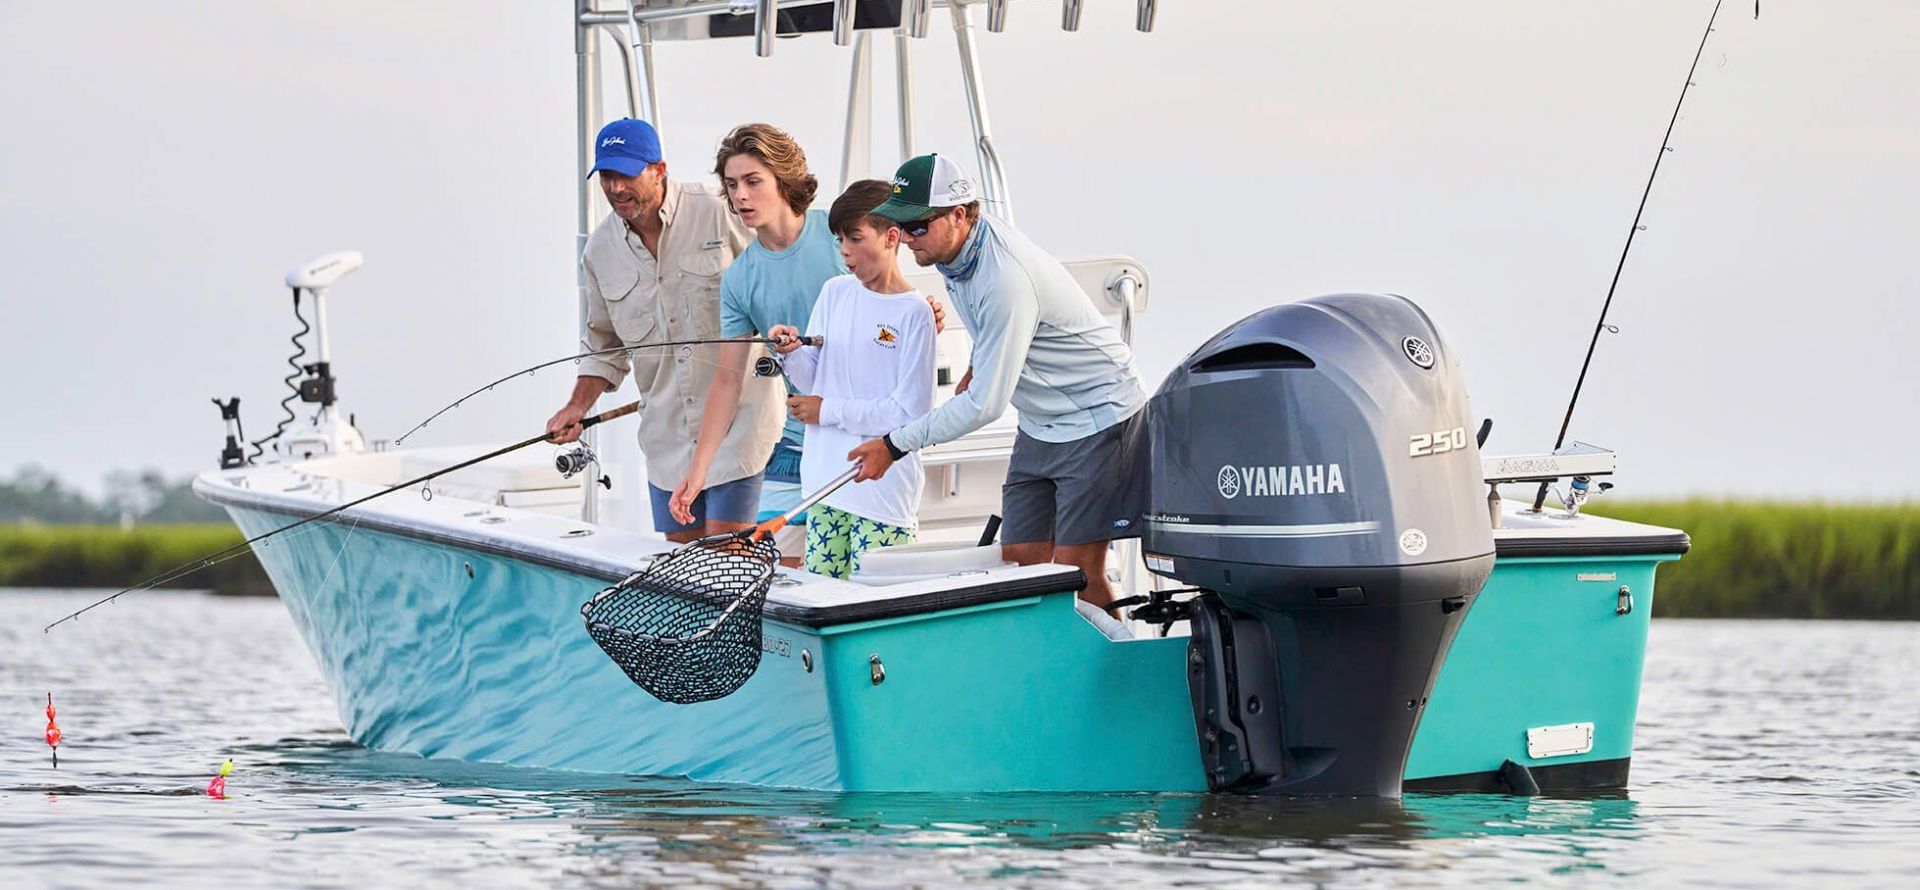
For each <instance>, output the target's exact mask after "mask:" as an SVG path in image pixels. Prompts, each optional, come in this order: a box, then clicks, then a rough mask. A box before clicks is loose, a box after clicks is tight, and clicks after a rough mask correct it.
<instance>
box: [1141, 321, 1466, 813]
mask: <svg viewBox="0 0 1920 890" xmlns="http://www.w3.org/2000/svg"><path fill="white" fill-rule="evenodd" d="M1148 410H1149V412H1150V413H1149V415H1148V418H1149V430H1150V437H1151V443H1152V445H1151V447H1152V452H1151V460H1152V468H1151V474H1150V477H1149V478H1150V486H1151V489H1150V490H1151V495H1150V501H1149V504H1150V505H1149V508H1148V513H1147V516H1146V520H1147V523H1146V529H1145V530H1144V535H1145V545H1146V550H1147V557H1146V558H1147V565H1148V567H1149V568H1150V569H1152V570H1153V571H1154V572H1156V573H1158V574H1161V575H1167V576H1171V577H1173V578H1177V579H1179V580H1180V581H1183V582H1185V583H1187V584H1191V585H1195V586H1198V587H1201V588H1204V589H1205V590H1206V591H1209V592H1208V593H1205V594H1203V595H1202V596H1201V597H1199V598H1198V599H1196V600H1194V601H1193V603H1192V605H1191V607H1190V612H1189V617H1190V618H1191V619H1192V624H1193V637H1192V642H1191V643H1190V644H1189V651H1188V669H1189V674H1188V685H1189V689H1190V691H1191V692H1192V695H1193V706H1194V720H1195V724H1196V728H1197V730H1198V731H1199V733H1200V743H1201V744H1200V747H1201V756H1202V757H1203V759H1204V760H1205V766H1206V770H1207V777H1208V783H1209V784H1210V785H1211V786H1212V787H1213V788H1215V789H1225V788H1249V789H1263V790H1271V791H1276V792H1283V793H1301V794H1341V795H1373V796H1382V797H1397V796H1399V794H1400V782H1401V776H1402V773H1403V772H1404V771H1405V769H1406V762H1407V750H1408V748H1409V747H1410V746H1411V745H1412V743H1413V733H1414V730H1415V728H1416V727H1417V726H1418V725H1419V722H1420V714H1421V711H1422V710H1423V709H1424V708H1425V706H1426V700H1427V695H1428V693H1430V692H1431V691H1432V690H1433V681H1434V678H1435V677H1436V676H1438V675H1439V672H1440V665H1441V663H1442V661H1443V660H1444V659H1445V657H1446V653H1447V648H1448V646H1449V645H1451V643H1452V641H1453V637H1454V634H1455V632H1456V631H1457V630H1459V627H1460V622H1461V620H1462V619H1463V618H1465V616H1466V613H1467V608H1468V606H1470V605H1471V604H1472V601H1473V598H1474V596H1475V595H1477V594H1478V593H1479V591H1480V588H1481V585H1483V584H1484V583H1486V580H1487V575H1488V573H1489V572H1491V571H1492V570H1493V532H1492V529H1491V528H1490V523H1489V521H1488V519H1487V510H1486V501H1485V498H1484V497H1483V496H1482V494H1481V490H1482V488H1483V487H1484V485H1483V483H1482V472H1481V467H1480V457H1479V447H1478V444H1477V443H1476V442H1475V441H1474V440H1473V437H1472V436H1471V435H1470V434H1469V433H1468V431H1467V430H1468V426H1469V425H1470V420H1469V418H1468V416H1467V396H1466V389H1465V387H1464V385H1463V384H1462V382H1461V376H1460V371H1459V368H1458V366H1457V365H1456V364H1455V362H1454V360H1453V356H1452V354H1451V353H1450V352H1449V351H1448V350H1447V349H1446V347H1445V346H1444V345H1443V344H1442V343H1441V341H1440V337H1439V332H1438V331H1437V330H1435V328H1434V326H1433V323H1432V322H1431V321H1430V320H1428V318H1427V316H1426V313H1424V312H1421V311H1420V309H1419V307H1417V306H1415V305H1414V304H1413V302H1412V301H1410V300H1407V299H1406V298H1404V297H1398V296H1378V295H1372V294H1335V295H1331V296H1323V297H1315V298H1313V299H1310V300H1303V301H1301V302H1298V303H1290V304H1286V305H1282V306H1275V307H1273V308H1271V309H1267V310H1265V311H1263V312H1259V313H1257V314H1255V315H1252V316H1250V317H1248V318H1246V319H1243V320H1241V321H1240V322H1238V323H1237V324H1235V325H1233V326H1232V327H1229V328H1228V329H1226V330H1225V331H1223V332H1221V333H1220V334H1219V335H1218V336H1216V337H1214V338H1213V339H1212V340H1210V341H1208V342H1207V343H1206V345H1204V346H1202V347H1200V348H1199V349H1198V350H1195V351H1194V353H1193V354H1192V355H1189V356H1188V357H1187V358H1186V360H1185V361H1183V362H1182V363H1181V364H1180V366H1179V367H1178V368H1177V369H1175V370H1174V372H1173V373H1172V374H1171V375H1170V376H1169V377H1168V378H1167V381H1166V383H1165V384H1164V385H1162V386H1161V387H1160V391H1159V392H1158V393H1156V394H1155V395H1154V397H1153V400H1152V402H1151V403H1150V405H1149V408H1148Z"/></svg>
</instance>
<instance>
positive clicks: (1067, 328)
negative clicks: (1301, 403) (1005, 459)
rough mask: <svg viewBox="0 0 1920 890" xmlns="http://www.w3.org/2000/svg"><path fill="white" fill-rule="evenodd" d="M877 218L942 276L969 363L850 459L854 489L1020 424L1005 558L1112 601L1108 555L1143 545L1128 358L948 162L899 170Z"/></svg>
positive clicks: (1063, 275)
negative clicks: (937, 400)
mask: <svg viewBox="0 0 1920 890" xmlns="http://www.w3.org/2000/svg"><path fill="white" fill-rule="evenodd" d="M892 186H893V193H892V195H891V196H890V197H889V198H888V199H887V201H886V203H884V204H881V205H880V206H879V207H877V208H875V209H874V213H875V214H876V215H878V216H881V217H884V218H886V219H889V220H892V221H894V222H895V223H897V224H898V225H899V226H900V230H901V232H902V235H903V238H902V240H903V241H904V242H905V243H906V245H907V249H908V250H910V251H912V253H913V258H914V261H915V262H918V263H919V264H920V265H922V266H933V267H934V268H936V269H938V270H939V271H940V274H941V275H943V276H945V278H946V280H947V291H948V293H949V294H950V295H951V297H952V298H953V304H954V308H955V309H956V310H958V311H959V313H960V317H961V318H962V319H964V320H965V321H966V325H967V332H968V333H969V334H971V335H972V337H973V354H972V356H971V360H970V367H969V368H968V369H967V373H966V376H964V377H962V378H961V379H960V385H959V386H958V387H957V388H956V389H955V394H954V397H953V398H952V399H950V400H948V401H947V402H946V404H943V405H941V406H940V407H938V408H936V409H934V410H933V411H932V412H930V413H928V414H927V415H925V416H923V417H921V418H920V419H918V420H915V421H913V422H911V423H908V424H907V425H905V426H902V427H900V428H899V429H896V430H894V431H892V432H890V433H887V434H886V435H885V436H882V437H880V438H878V439H872V440H869V441H866V442H863V443H861V444H860V445H859V447H857V448H855V449H854V450H853V451H851V452H849V453H848V454H847V458H848V459H849V460H854V461H858V462H859V463H860V465H861V470H860V475H859V477H858V478H860V479H862V480H865V479H877V478H879V477H881V476H883V475H885V474H886V472H887V469H888V468H889V467H891V466H892V465H893V462H894V461H896V460H899V459H900V458H901V457H904V456H905V455H906V454H907V453H909V452H913V451H918V450H920V449H922V448H926V447H927V446H929V445H937V444H939V443H942V442H950V441H953V440H954V439H958V438H960V437H961V436H964V435H966V434H968V433H970V432H973V431H974V430H976V429H979V428H980V427H982V426H984V425H985V424H987V423H988V422H989V421H991V420H993V419H994V418H996V417H999V416H1000V415H1001V414H1002V413H1003V412H1005V411H1006V409H1007V405H1008V404H1009V403H1011V404H1012V405H1013V406H1014V407H1015V408H1017V409H1019V411H1020V432H1019V435H1018V436H1017V437H1016V438H1015V440H1014V445H1013V458H1012V460H1011V461H1010V462H1009V464H1008V467H1007V481H1006V483H1005V484H1004V485H1003V486H1002V487H1001V514H1002V515H1003V516H1004V517H1005V520H1006V524H1005V525H1004V526H1003V527H1002V531H1001V542H1002V543H1001V552H1002V554H1003V555H1005V557H1006V558H1007V559H1010V560H1012V561H1014V562H1017V563H1020V564H1021V565H1032V564H1035V563H1043V562H1057V563H1064V564H1067V565H1073V566H1078V567H1079V568H1080V569H1081V570H1082V571H1083V572H1085V573H1086V577H1087V588H1086V591H1085V592H1084V593H1083V594H1082V596H1083V598H1084V599H1086V600H1087V601H1088V602H1090V603H1092V604H1094V605H1096V606H1102V607H1104V606H1106V604H1107V603H1109V602H1112V601H1113V591H1112V589H1111V588H1110V587H1109V586H1108V584H1107V573H1106V560H1107V542H1108V541H1110V540H1113V539H1115V538H1125V537H1133V536H1136V535H1138V534H1139V532H1138V531H1137V529H1138V527H1139V524H1140V523H1139V520H1140V511H1141V509H1142V504H1143V498H1142V495H1143V494H1144V492H1143V490H1142V489H1143V486H1142V484H1141V483H1142V480H1141V477H1140V476H1139V472H1138V468H1139V467H1140V466H1142V465H1143V462H1144V460H1145V448H1146V435H1145V433H1146V420H1145V416H1144V413H1143V412H1141V410H1140V409H1141V408H1142V407H1143V406H1145V405H1146V402H1147V393H1146V390H1145V388H1143V387H1142V386H1141V385H1140V375H1139V374H1138V373H1136V372H1135V371H1134V368H1133V351H1132V350H1130V349H1128V348H1127V344H1126V343H1125V341H1123V340H1121V339H1120V335H1119V333H1118V332H1116V331H1115V330H1114V329H1113V326H1112V325H1110V324H1108V323H1107V320H1106V319H1105V318H1104V317H1102V316H1101V314H1100V310H1099V309H1098V308H1096V307H1095V306H1094V304H1093V300H1091V299H1089V298H1088V297H1087V295H1086V293H1085V292H1083V291H1082V290H1080V286H1079V285H1078V284H1077V283H1075V282H1074V280H1073V276H1072V275H1071V274H1069V273H1068V272H1067V269H1066V267H1065V266H1063V265H1061V264H1060V261H1059V260H1056V259H1054V258H1053V257H1052V256H1051V255H1050V254H1048V253H1047V252H1046V251H1043V250H1041V249H1040V248H1039V247H1037V246H1035V245H1034V243H1033V242H1032V241H1030V240H1028V239H1027V237H1026V236H1025V235H1022V234H1021V233H1020V231H1019V230H1018V229H1015V228H1014V227H1013V226H1012V225H1011V224H1010V223H1008V222H1006V221H1005V220H1000V219H995V218H994V217H992V216H989V215H987V214H984V213H982V212H981V211H980V200H979V195H978V194H977V193H976V192H975V190H974V183H973V181H972V180H971V179H968V178H967V176H966V174H965V173H963V172H962V171H961V170H960V166H959V165H958V164H955V163H954V162H953V161H951V160H949V159H947V158H944V157H941V156H939V155H937V154H936V155H921V156H920V157H917V158H913V159H911V160H909V161H907V162H906V163H905V164H902V165H900V169H899V171H898V172H897V173H896V174H895V175H894V178H893V183H892Z"/></svg>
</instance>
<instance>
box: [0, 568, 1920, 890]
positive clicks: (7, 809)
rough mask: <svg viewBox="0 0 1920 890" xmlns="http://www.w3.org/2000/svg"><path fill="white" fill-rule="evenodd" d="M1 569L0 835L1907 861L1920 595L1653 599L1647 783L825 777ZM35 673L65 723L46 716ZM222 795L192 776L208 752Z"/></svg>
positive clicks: (353, 867) (1344, 880)
mask: <svg viewBox="0 0 1920 890" xmlns="http://www.w3.org/2000/svg"><path fill="white" fill-rule="evenodd" d="M81 599H84V596H83V595H79V594H68V593H28V592H17V591H11V592H5V593H0V618H5V619H8V620H5V621H0V652H4V653H5V655H4V656H0V701H9V702H13V703H15V704H14V707H15V709H16V710H15V717H14V718H12V719H11V721H10V724H11V725H13V726H14V727H15V729H14V730H13V731H12V732H13V733H14V734H13V735H12V736H11V737H10V738H9V739H8V740H7V741H6V743H5V744H4V745H0V863H5V865H6V869H7V871H8V873H9V874H16V873H18V874H23V875H29V876H51V875H56V874H57V875H58V880H57V881H56V883H59V882H69V883H72V884H75V885H99V884H106V883H109V882H124V881H139V882H140V883H142V884H144V885H162V886H165V885H180V886H189V885H191V886H200V885H204V884H205V883H207V882H208V881H209V880H210V876H224V877H225V878H228V879H231V882H233V883H241V884H258V885H266V886H278V887H307V886H339V885H342V884H357V883H370V884H374V885H380V886H388V885H396V884H398V885H418V884H453V883H469V884H472V883H484V884H485V885H486V886H488V887H495V886H500V887H520V886H524V887H534V888H540V890H551V888H553V887H556V886H579V887H601V886H606V887H616V886H617V887H628V886H634V885H658V884H673V885H694V884H697V885H703V886H719V887H734V886H740V887H746V886H754V887H827V886H832V887H888V888H892V887H901V886H954V885H957V884H962V883H965V884H991V885H997V886H1008V887H1060V888H1072V887H1102V888H1104V887H1110V886H1114V885H1116V884H1122V883H1129V882H1140V883H1150V884H1153V885H1165V886H1180V887H1254V886H1261V887H1265V886H1271V885H1272V884H1274V883H1276V882H1279V881H1299V882H1312V883H1315V884H1319V885H1323V886H1328V887H1386V886H1392V887H1400V886H1465V885H1477V884H1480V883H1483V882H1489V881H1505V882H1511V881H1527V882H1548V883H1565V884H1576V883H1577V884H1582V885H1586V884H1636V885H1637V884H1645V883H1649V882H1657V883H1659V884H1662V885H1677V884H1682V883H1684V884H1688V885H1692V886H1701V887H1722V886H1751V885H1755V884H1779V883H1795V884H1813V883H1819V884H1839V883H1843V882H1844V883H1845V884H1846V885H1847V886H1849V887H1870V886H1901V885H1904V884H1909V883H1910V881H1909V880H1908V878H1909V877H1910V875H1912V874H1913V873H1915V871H1916V870H1920V848H1917V845H1916V844H1915V843H1914V841H1913V840H1912V838H1914V837H1915V836H1917V835H1920V806H1916V799H1917V798H1920V768H1916V767H1915V766H1914V764H1915V763H1920V691H1916V687H1915V686H1914V684H1912V683H1911V680H1910V678H1911V677H1913V676H1914V675H1915V674H1916V673H1920V625H1912V624H1856V623H1808V622H1738V621H1729V622H1674V621H1660V622H1656V623H1655V624H1654V626H1653V637H1652V640H1651V642H1650V645H1649V647H1648V649H1649V659H1648V664H1647V670H1646V688H1645V691H1644V694H1643V697H1642V720H1641V723H1640V725H1639V727H1638V743H1639V744H1638V747H1639V750H1638V752H1637V756H1636V758H1635V761H1634V766H1633V770H1634V782H1633V785H1634V787H1633V790H1632V791H1631V793H1629V794H1625V795H1618V794H1616V795H1610V796H1609V795H1601V796H1585V797H1561V798H1552V797H1544V798H1533V799H1520V798H1512V797H1506V796H1501V795H1447V796H1435V795H1415V796H1412V797H1409V798H1408V799H1407V800H1406V801H1404V802H1403V803H1402V804H1383V803H1378V802H1368V801H1324V800H1323V801H1279V800H1264V799H1254V798H1245V797H1233V796H1218V795H1200V794H1097V795H1060V794H996V795H930V794H825V793H817V792H808V791H794V790H774V789H757V788H743V787H732V786H714V785H701V784H697V783H690V782H682V781H670V780H658V779H647V778H638V777H631V776H610V775H602V774H592V773H577V772H567V771H558V770H528V769H517V768H513V767H505V766H496V765H488V764H476V763H462V762H455V761H431V760H422V759H419V758H415V757H408V756H401V755H394V754H383V753H379V752H374V751H368V750H366V749H363V748H360V747H358V746H356V745H354V744H352V743H351V742H349V741H348V740H347V739H346V737H345V735H344V734H343V732H342V731H341V730H340V729H339V726H340V720H339V715H338V714H336V713H335V711H334V709H333V706H332V704H331V701H330V699H329V697H328V695H327V691H326V687H325V684H324V682H323V681H322V680H321V679H320V677H319V676H318V675H317V673H316V672H315V671H314V669H313V667H312V664H311V661H310V659H309V657H308V655H307V653H306V652H305V651H304V649H303V647H302V644H301V643H300V640H299V639H298V636H297V635H296V634H295V633H294V632H293V629H292V626H291V623H290V622H289V620H288V619H287V617H286V615H285V613H284V612H283V611H282V607H281V605H280V604H279V603H278V602H276V601H273V600H227V599H218V598H213V597H207V596H201V595H193V594H172V593H168V594H148V595H144V596H143V597H140V598H129V599H128V600H127V601H125V602H123V603H121V604H118V605H116V606H115V608H114V609H112V610H108V611H105V612H104V613H103V614H101V615H99V616H97V617H96V616H91V615H90V616H89V618H88V620H87V621H85V622H83V623H80V624H74V625H67V626H63V627H62V628H61V629H59V630H57V631H55V632H54V633H53V634H48V635H41V634H39V633H38V631H37V628H38V627H39V625H40V624H42V623H44V621H43V619H45V618H47V617H49V616H51V615H57V614H60V613H62V612H64V611H68V610H70V609H71V608H72V607H73V606H74V604H75V603H76V602H77V601H79V600H81ZM49 690H51V691H52V692H53V693H54V694H55V696H56V700H57V702H58V704H59V707H60V721H61V726H62V728H63V729H64V730H65V732H66V743H65V744H63V745H62V747H61V759H60V768H59V769H58V770H57V771H56V770H54V769H53V768H52V767H51V765H50V761H49V758H48V757H47V752H46V749H45V746H44V745H42V744H40V741H39V729H40V727H41V725H42V724H41V723H40V722H39V720H40V716H41V715H40V713H39V712H40V708H42V707H44V704H45V698H44V696H45V693H46V692H47V691H49ZM227 757H232V758H233V759H234V761H235V764H236V770H235V772H234V775H233V776H232V778H231V779H229V785H228V798H227V799H225V800H215V799H212V798H209V797H207V796H206V794H205V791H204V788H205V785H206V782H207V780H208V779H209V778H210V777H211V776H212V774H213V771H214V769H215V768H216V767H217V765H218V764H219V763H220V761H221V760H223V759H225V758H227Z"/></svg>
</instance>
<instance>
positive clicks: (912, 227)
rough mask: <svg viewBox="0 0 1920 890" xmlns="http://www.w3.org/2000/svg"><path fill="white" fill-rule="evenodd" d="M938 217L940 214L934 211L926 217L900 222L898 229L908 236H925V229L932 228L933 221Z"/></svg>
mask: <svg viewBox="0 0 1920 890" xmlns="http://www.w3.org/2000/svg"><path fill="white" fill-rule="evenodd" d="M940 217H941V214H938V213H936V214H934V215H932V216H929V217H927V218H926V219H916V220H914V221H913V222H905V223H901V224H900V231H902V232H905V233H906V234H907V237H909V238H922V237H925V236H926V234H927V230H928V229H930V228H933V221H934V220H936V219H939V218H940Z"/></svg>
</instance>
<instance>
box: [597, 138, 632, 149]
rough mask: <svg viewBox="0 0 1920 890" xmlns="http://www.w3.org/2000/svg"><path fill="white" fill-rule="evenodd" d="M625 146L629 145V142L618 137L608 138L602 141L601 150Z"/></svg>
mask: <svg viewBox="0 0 1920 890" xmlns="http://www.w3.org/2000/svg"><path fill="white" fill-rule="evenodd" d="M625 144H627V140H625V139H622V138H620V137H618V136H608V137H607V138H605V139H602V140H600V147H601V148H606V147H607V146H609V145H625Z"/></svg>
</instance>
